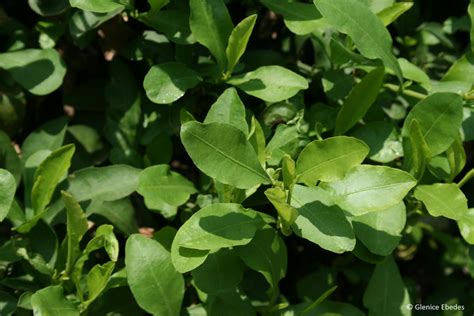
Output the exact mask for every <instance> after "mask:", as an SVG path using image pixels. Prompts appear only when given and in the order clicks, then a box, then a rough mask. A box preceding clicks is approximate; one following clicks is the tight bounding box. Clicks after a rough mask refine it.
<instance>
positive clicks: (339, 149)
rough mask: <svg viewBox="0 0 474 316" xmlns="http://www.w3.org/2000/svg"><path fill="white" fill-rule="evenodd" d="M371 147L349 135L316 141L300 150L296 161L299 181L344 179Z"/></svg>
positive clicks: (310, 183)
mask: <svg viewBox="0 0 474 316" xmlns="http://www.w3.org/2000/svg"><path fill="white" fill-rule="evenodd" d="M368 153H369V147H368V146H367V145H366V144H365V143H364V142H362V141H360V140H358V139H356V138H353V137H347V136H337V137H331V138H327V139H325V140H315V141H313V142H311V143H309V144H308V145H306V147H305V148H304V149H303V151H301V153H300V155H299V156H298V160H297V161H296V174H297V176H298V182H303V183H305V184H307V185H315V184H316V182H317V181H324V182H330V181H335V180H339V179H342V178H343V177H344V175H345V174H346V172H347V171H348V170H349V169H351V168H352V167H354V166H357V165H359V164H360V163H362V161H364V159H365V157H367V154H368Z"/></svg>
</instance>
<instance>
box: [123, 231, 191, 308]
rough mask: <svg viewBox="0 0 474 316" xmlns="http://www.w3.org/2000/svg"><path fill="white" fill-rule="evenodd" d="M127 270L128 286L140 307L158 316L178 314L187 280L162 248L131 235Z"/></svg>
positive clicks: (126, 258) (126, 259)
mask: <svg viewBox="0 0 474 316" xmlns="http://www.w3.org/2000/svg"><path fill="white" fill-rule="evenodd" d="M125 267H126V269H127V279H128V284H129V286H130V289H131V291H132V293H133V296H134V298H135V300H136V301H137V303H138V305H140V307H141V308H143V309H144V310H145V311H147V312H148V313H151V314H155V315H163V316H175V315H178V314H179V312H180V310H181V302H182V301H183V295H184V280H183V277H182V275H181V274H180V273H178V272H177V271H176V270H175V268H174V267H173V265H172V263H171V256H170V253H169V252H168V251H167V250H166V249H165V248H164V247H163V246H161V245H160V244H159V243H158V242H157V241H155V240H152V239H148V238H146V237H144V236H142V235H139V234H136V235H131V236H130V237H129V238H128V239H127V244H126V246H125Z"/></svg>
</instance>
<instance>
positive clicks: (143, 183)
mask: <svg viewBox="0 0 474 316" xmlns="http://www.w3.org/2000/svg"><path fill="white" fill-rule="evenodd" d="M137 192H138V193H139V194H140V195H142V196H143V197H144V198H145V205H146V206H147V207H148V208H149V209H151V210H156V211H159V212H160V213H161V214H162V215H163V216H165V217H172V216H174V215H176V211H177V208H178V206H180V205H182V204H184V203H186V201H187V200H188V199H189V197H190V196H191V194H193V193H196V189H195V188H194V185H193V183H192V182H191V181H189V180H188V179H186V178H185V177H183V176H182V175H180V174H179V173H176V172H173V171H171V170H170V166H168V165H156V166H152V167H148V168H146V169H145V170H143V171H142V172H141V173H140V180H139V184H138V189H137Z"/></svg>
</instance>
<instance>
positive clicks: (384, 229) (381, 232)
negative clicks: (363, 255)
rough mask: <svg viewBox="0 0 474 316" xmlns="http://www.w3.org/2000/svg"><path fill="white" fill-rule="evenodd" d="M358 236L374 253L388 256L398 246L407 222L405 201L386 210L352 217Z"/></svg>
mask: <svg viewBox="0 0 474 316" xmlns="http://www.w3.org/2000/svg"><path fill="white" fill-rule="evenodd" d="M351 221H352V226H353V227H354V232H355V235H356V236H357V238H358V239H359V240H360V241H361V242H362V243H363V244H364V245H365V246H366V247H367V248H368V249H369V250H370V251H371V252H372V253H374V254H377V255H380V256H388V255H389V254H391V253H392V251H393V250H394V249H395V248H396V247H397V246H398V243H399V242H400V239H401V232H402V230H403V228H404V227H405V222H406V207H405V204H404V203H403V202H400V203H399V204H397V205H395V206H393V207H391V208H388V209H386V210H382V211H378V212H371V213H367V214H365V215H362V216H357V217H353V218H351Z"/></svg>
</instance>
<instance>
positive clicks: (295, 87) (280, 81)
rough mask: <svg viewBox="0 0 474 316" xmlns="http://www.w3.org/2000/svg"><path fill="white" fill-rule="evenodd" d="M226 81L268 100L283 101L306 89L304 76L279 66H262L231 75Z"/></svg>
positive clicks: (306, 82) (306, 83)
mask: <svg viewBox="0 0 474 316" xmlns="http://www.w3.org/2000/svg"><path fill="white" fill-rule="evenodd" d="M227 83H229V84H231V85H234V86H236V87H237V88H239V89H241V90H242V91H244V92H245V93H247V94H250V95H252V96H254V97H257V98H259V99H262V100H264V101H268V102H279V101H283V100H286V99H289V98H291V97H292V96H294V95H295V94H297V93H298V92H299V91H300V90H306V89H308V81H307V80H306V79H305V78H304V77H302V76H300V75H298V74H296V73H294V72H293V71H291V70H288V69H286V68H283V67H281V66H262V67H260V68H258V69H256V70H254V71H250V72H247V73H245V74H242V75H237V76H233V77H232V78H230V79H229V80H227Z"/></svg>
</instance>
